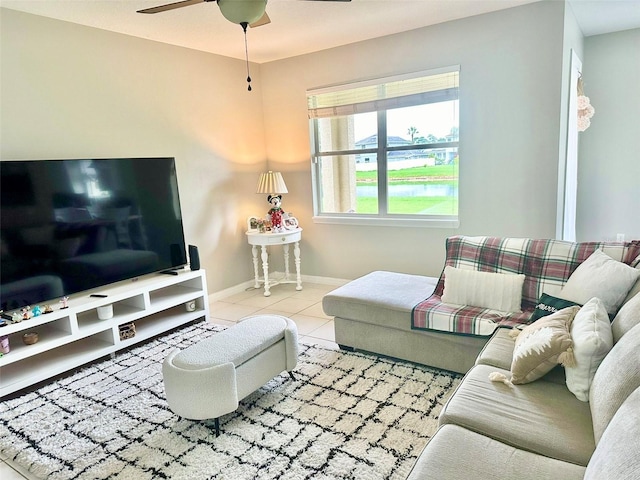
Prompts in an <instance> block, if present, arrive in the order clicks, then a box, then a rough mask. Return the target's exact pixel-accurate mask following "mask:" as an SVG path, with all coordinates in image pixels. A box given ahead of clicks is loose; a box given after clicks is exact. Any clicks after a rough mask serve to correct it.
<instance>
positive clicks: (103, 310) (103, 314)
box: [97, 303, 113, 320]
mask: <svg viewBox="0 0 640 480" xmlns="http://www.w3.org/2000/svg"><path fill="white" fill-rule="evenodd" d="M97 310H98V318H99V319H100V320H109V319H110V318H113V305H112V304H111V303H110V304H109V305H103V306H102V307H98V309H97Z"/></svg>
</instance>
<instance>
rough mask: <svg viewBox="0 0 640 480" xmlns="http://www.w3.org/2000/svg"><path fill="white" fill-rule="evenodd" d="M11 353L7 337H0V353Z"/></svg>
mask: <svg viewBox="0 0 640 480" xmlns="http://www.w3.org/2000/svg"><path fill="white" fill-rule="evenodd" d="M10 351H11V347H10V346H9V337H8V336H7V335H4V336H3V337H0V353H3V354H6V353H9V352H10Z"/></svg>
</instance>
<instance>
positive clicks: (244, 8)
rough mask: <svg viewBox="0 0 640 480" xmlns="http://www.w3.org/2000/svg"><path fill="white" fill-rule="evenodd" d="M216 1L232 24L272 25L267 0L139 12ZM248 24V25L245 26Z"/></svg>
mask: <svg viewBox="0 0 640 480" xmlns="http://www.w3.org/2000/svg"><path fill="white" fill-rule="evenodd" d="M213 1H215V2H216V3H217V4H218V6H219V7H220V12H222V15H223V16H224V18H226V19H227V20H229V21H230V22H231V23H237V24H238V25H242V28H244V29H246V25H248V26H250V27H259V26H261V25H266V24H267V23H271V20H270V19H269V16H268V15H267V12H265V9H266V7H267V0H182V1H180V2H174V3H168V4H166V5H160V6H157V7H151V8H145V9H143V10H138V13H160V12H166V11H167V10H174V9H176V8H182V7H189V6H191V5H197V4H198V3H203V2H213ZM308 1H316V2H327V1H329V2H350V1H351V0H308ZM243 24H246V25H243Z"/></svg>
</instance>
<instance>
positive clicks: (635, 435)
mask: <svg viewBox="0 0 640 480" xmlns="http://www.w3.org/2000/svg"><path fill="white" fill-rule="evenodd" d="M638 412H640V388H636V389H635V390H634V392H633V393H632V394H631V395H629V397H628V398H627V399H626V400H625V401H624V403H623V404H622V405H621V406H620V408H619V409H618V411H617V412H616V414H615V415H614V416H613V418H612V419H611V422H609V426H608V427H607V429H606V430H605V431H604V433H603V434H602V437H601V438H600V441H599V442H598V446H597V447H596V451H595V452H593V456H592V457H591V460H589V464H588V465H587V470H586V472H585V475H584V478H585V480H603V479H616V480H622V479H629V480H632V479H637V478H638V472H640V449H639V448H638V439H640V415H638Z"/></svg>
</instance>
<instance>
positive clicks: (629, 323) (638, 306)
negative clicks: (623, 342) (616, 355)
mask: <svg viewBox="0 0 640 480" xmlns="http://www.w3.org/2000/svg"><path fill="white" fill-rule="evenodd" d="M638 324H640V293H637V294H636V295H635V297H633V298H632V299H631V300H629V301H628V302H627V303H625V304H624V305H623V306H622V308H621V309H620V310H619V311H618V313H617V315H616V316H615V318H614V319H613V323H611V333H612V334H613V343H618V341H619V340H620V339H621V338H622V336H623V335H624V334H625V333H627V332H628V331H629V330H631V329H632V328H633V327H635V326H636V325H638Z"/></svg>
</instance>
